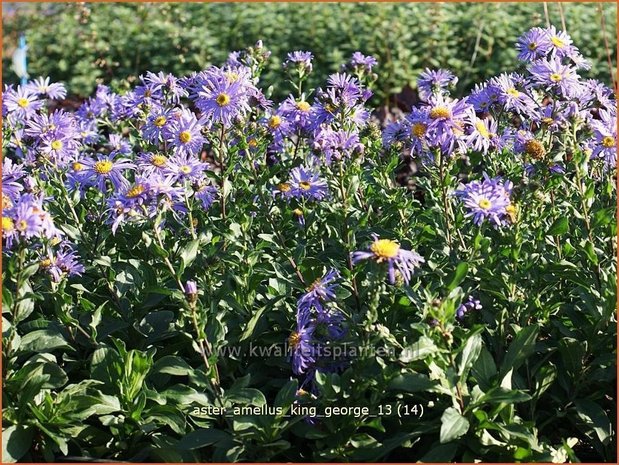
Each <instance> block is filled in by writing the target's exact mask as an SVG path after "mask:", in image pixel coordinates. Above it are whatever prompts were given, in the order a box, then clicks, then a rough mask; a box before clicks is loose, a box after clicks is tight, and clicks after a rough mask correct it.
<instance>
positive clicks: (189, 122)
mask: <svg viewBox="0 0 619 465" xmlns="http://www.w3.org/2000/svg"><path fill="white" fill-rule="evenodd" d="M168 143H169V144H170V145H171V146H172V147H174V149H175V152H176V154H178V155H184V156H191V155H196V154H198V153H200V151H201V150H202V146H203V145H204V137H202V124H201V121H200V120H198V119H196V117H195V115H194V114H193V113H191V112H190V111H188V110H185V111H183V112H182V114H181V115H180V118H179V119H178V120H175V121H174V122H172V123H171V124H170V129H169V131H168Z"/></svg>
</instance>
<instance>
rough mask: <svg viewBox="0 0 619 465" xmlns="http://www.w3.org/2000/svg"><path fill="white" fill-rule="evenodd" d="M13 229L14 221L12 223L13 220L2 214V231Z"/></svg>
mask: <svg viewBox="0 0 619 465" xmlns="http://www.w3.org/2000/svg"><path fill="white" fill-rule="evenodd" d="M14 229H15V223H13V220H12V219H11V218H9V217H7V216H3V217H2V231H4V232H7V233H9V232H11V231H13V230H14Z"/></svg>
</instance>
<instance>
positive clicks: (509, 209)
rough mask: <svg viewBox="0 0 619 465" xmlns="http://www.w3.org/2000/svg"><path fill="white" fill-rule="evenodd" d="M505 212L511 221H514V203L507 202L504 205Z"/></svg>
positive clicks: (516, 217) (515, 213)
mask: <svg viewBox="0 0 619 465" xmlns="http://www.w3.org/2000/svg"><path fill="white" fill-rule="evenodd" d="M505 213H507V215H508V216H509V219H510V220H511V222H512V223H515V222H516V220H517V219H518V208H517V207H516V205H514V204H509V205H508V206H507V207H505Z"/></svg>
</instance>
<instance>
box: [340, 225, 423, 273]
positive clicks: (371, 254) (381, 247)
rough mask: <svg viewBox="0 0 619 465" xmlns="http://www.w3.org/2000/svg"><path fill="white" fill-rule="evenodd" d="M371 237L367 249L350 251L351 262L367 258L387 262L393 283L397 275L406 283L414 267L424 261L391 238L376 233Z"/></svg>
mask: <svg viewBox="0 0 619 465" xmlns="http://www.w3.org/2000/svg"><path fill="white" fill-rule="evenodd" d="M372 237H373V238H374V242H372V244H370V247H369V250H368V251H357V252H353V253H352V256H351V259H352V262H353V264H355V263H358V262H360V261H362V260H367V259H372V260H374V261H375V262H377V263H387V266H388V275H389V282H390V283H391V284H395V283H396V278H397V276H400V277H401V278H402V279H403V280H404V282H405V283H406V284H408V283H409V282H410V280H411V278H412V275H413V272H414V270H415V268H417V267H419V265H421V263H423V262H425V260H424V259H423V257H422V256H421V255H419V254H418V253H417V252H415V251H412V250H405V249H402V248H401V247H400V244H398V243H397V242H396V241H393V240H391V239H380V238H379V237H378V236H377V235H376V234H372Z"/></svg>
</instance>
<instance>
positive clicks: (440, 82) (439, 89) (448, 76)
mask: <svg viewBox="0 0 619 465" xmlns="http://www.w3.org/2000/svg"><path fill="white" fill-rule="evenodd" d="M457 83H458V78H457V77H456V76H455V75H454V74H453V73H452V72H451V71H448V70H446V69H436V70H434V69H430V68H426V69H425V70H424V71H423V72H422V73H421V74H420V75H419V78H417V89H418V91H419V98H420V99H421V100H423V101H428V100H429V99H430V98H431V97H432V96H433V95H443V94H444V93H445V91H446V90H447V89H448V88H453V87H454V86H455V85H456V84H457Z"/></svg>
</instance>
